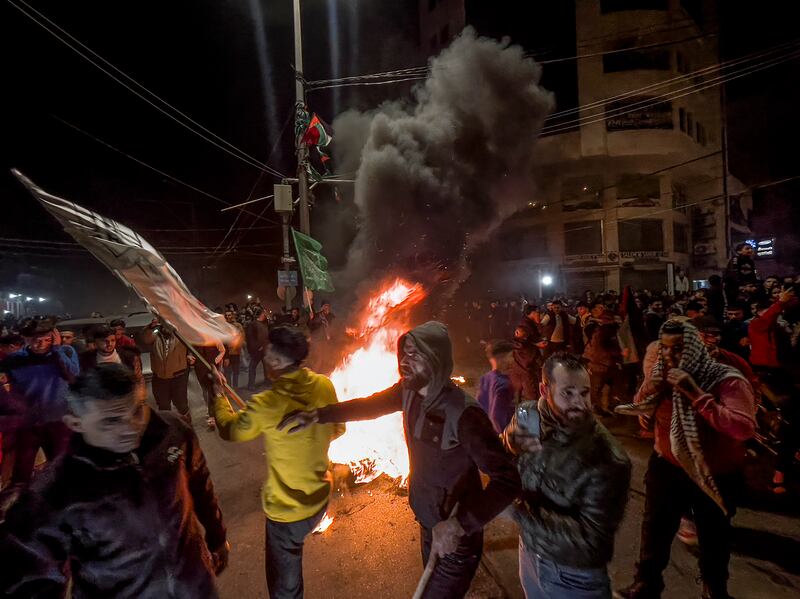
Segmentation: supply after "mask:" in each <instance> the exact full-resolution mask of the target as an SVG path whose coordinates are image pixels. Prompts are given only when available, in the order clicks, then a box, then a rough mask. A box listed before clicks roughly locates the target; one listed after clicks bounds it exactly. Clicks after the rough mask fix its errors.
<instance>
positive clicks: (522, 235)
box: [496, 225, 548, 260]
mask: <svg viewBox="0 0 800 599" xmlns="http://www.w3.org/2000/svg"><path fill="white" fill-rule="evenodd" d="M496 240H497V243H498V246H499V249H500V255H501V256H502V258H503V260H524V259H525V258H544V257H545V256H547V255H548V253H547V227H546V226H545V225H536V226H533V227H524V228H522V227H515V228H508V229H505V228H504V229H501V231H500V233H499V234H498V235H497V237H496Z"/></svg>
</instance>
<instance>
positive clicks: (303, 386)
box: [214, 326, 345, 599]
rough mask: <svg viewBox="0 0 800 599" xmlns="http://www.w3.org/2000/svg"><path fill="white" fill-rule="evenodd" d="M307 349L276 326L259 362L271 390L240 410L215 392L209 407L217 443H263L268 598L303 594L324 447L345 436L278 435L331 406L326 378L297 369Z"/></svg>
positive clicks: (325, 481) (323, 499)
mask: <svg viewBox="0 0 800 599" xmlns="http://www.w3.org/2000/svg"><path fill="white" fill-rule="evenodd" d="M308 350H309V344H308V340H307V339H306V337H305V335H303V333H302V332H301V331H300V330H299V329H297V328H295V327H288V326H279V327H275V328H274V329H272V330H271V331H270V332H269V345H268V346H267V350H266V355H265V356H264V364H265V366H266V368H267V375H268V376H269V378H270V379H271V380H272V388H271V389H270V390H268V391H265V392H264V393H259V394H256V395H254V396H253V397H252V398H251V400H250V401H249V402H248V404H247V407H246V408H245V409H243V410H241V411H239V412H234V411H233V409H232V408H231V406H230V404H229V403H228V401H227V400H226V399H225V397H223V396H222V395H219V394H218V395H217V398H216V400H215V405H214V413H215V416H216V419H217V427H218V429H219V434H220V437H222V438H223V439H225V440H227V441H250V440H252V439H255V438H256V437H259V436H262V435H263V437H264V447H265V450H266V451H265V455H266V457H267V465H268V468H267V479H266V481H265V482H264V488H263V493H262V505H263V508H264V513H265V514H266V528H265V542H264V552H265V562H266V569H267V587H268V589H269V596H270V597H272V598H273V599H294V598H300V597H302V596H303V543H304V541H305V538H306V536H307V535H308V534H309V533H310V532H311V531H312V530H314V528H316V526H317V525H318V524H319V522H320V520H322V517H323V516H324V515H325V510H326V508H327V505H328V499H329V497H330V493H331V478H330V476H329V473H328V464H329V462H328V446H329V445H330V442H331V441H332V440H333V439H335V438H336V437H339V436H340V435H342V434H343V433H344V430H345V427H344V425H343V424H327V425H324V426H315V427H312V428H309V429H306V430H305V431H303V433H302V434H299V435H289V434H288V433H286V432H285V431H281V430H279V429H278V424H279V423H280V422H281V421H282V420H283V419H284V418H285V417H286V416H287V415H288V414H291V413H293V412H297V411H298V410H316V409H322V408H324V407H326V406H330V405H333V404H335V403H336V402H337V399H336V391H335V390H334V388H333V383H331V381H330V379H328V378H327V377H325V376H322V375H320V374H317V373H315V372H312V371H311V370H309V369H307V368H303V367H302V363H303V361H304V360H305V359H306V357H307V356H308Z"/></svg>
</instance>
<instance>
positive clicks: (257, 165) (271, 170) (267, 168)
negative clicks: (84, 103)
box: [8, 0, 284, 178]
mask: <svg viewBox="0 0 800 599" xmlns="http://www.w3.org/2000/svg"><path fill="white" fill-rule="evenodd" d="M17 1H18V2H21V3H22V4H24V5H25V6H26V7H28V8H29V9H30V10H31V11H33V12H35V13H36V14H38V15H39V16H41V17H42V18H43V19H45V20H46V21H47V22H48V23H50V24H51V25H52V26H53V27H55V28H57V29H58V30H59V31H61V32H62V33H64V35H66V36H68V37H69V38H70V39H72V40H73V41H75V43H77V44H79V45H80V46H81V47H82V48H84V49H85V50H86V51H87V52H89V53H91V54H92V55H93V56H95V57H96V58H97V59H98V60H101V61H102V62H103V63H104V64H106V65H107V66H108V67H110V68H111V69H113V70H114V71H116V72H117V73H119V74H120V76H121V77H124V78H125V79H126V80H128V81H130V82H131V83H133V84H134V85H136V86H137V87H138V88H139V89H141V90H143V91H144V92H146V93H147V94H149V95H150V96H151V97H153V98H155V99H157V100H158V101H159V102H161V103H163V104H164V105H165V106H168V107H169V108H170V109H171V110H173V111H175V112H176V113H177V114H179V115H181V116H182V117H183V118H185V119H187V120H188V121H189V122H191V123H192V124H194V125H195V126H197V127H199V128H200V129H202V130H203V131H206V132H207V133H208V134H209V135H211V136H213V137H214V138H216V139H218V140H220V141H221V142H222V143H223V144H225V145H227V146H229V148H233V149H234V150H236V152H238V153H239V154H237V153H234V152H233V151H232V150H230V149H229V148H226V147H225V146H223V145H221V144H219V143H217V142H216V141H214V140H213V139H211V138H210V137H208V136H206V135H204V134H203V133H201V132H199V131H197V130H196V129H194V128H192V127H190V126H189V125H187V124H186V123H185V122H184V121H182V120H180V119H179V118H178V117H176V116H175V115H173V114H171V113H170V112H168V111H167V110H165V109H164V108H162V107H161V106H159V105H158V104H156V103H155V102H153V101H152V100H150V99H148V98H147V97H145V96H144V95H142V94H141V93H140V92H138V91H136V90H135V89H133V88H132V87H131V86H129V85H128V84H126V83H125V82H124V81H123V80H122V79H120V78H119V77H117V76H116V75H114V74H113V73H111V72H110V71H109V70H107V69H105V68H104V67H103V66H101V65H99V64H98V63H97V62H95V61H94V60H92V59H91V58H90V57H89V56H88V55H87V54H86V53H84V52H82V51H81V50H80V49H78V48H76V47H75V46H74V45H72V44H71V43H70V42H69V41H67V40H66V39H64V38H63V37H61V36H60V35H59V34H58V33H56V32H55V31H54V30H53V29H51V28H50V27H48V26H47V25H45V24H44V23H42V22H41V21H40V20H38V19H37V18H36V17H35V16H33V15H32V14H30V13H29V12H27V11H26V10H25V9H23V8H22V7H20V6H19V5H17V4H15V3H14V1H12V0H8V2H9V4H11V6H13V7H14V8H16V9H17V10H18V11H19V12H21V13H22V14H23V15H25V16H26V17H28V18H29V19H30V20H31V21H33V22H34V23H36V24H37V25H39V27H41V28H42V29H44V30H45V31H47V32H48V33H49V34H50V35H52V36H53V37H55V38H56V39H57V40H58V41H60V42H61V43H62V44H64V45H65V46H67V47H68V48H69V49H71V50H72V51H73V52H75V53H76V54H78V55H79V56H80V57H82V58H83V59H84V60H86V61H87V62H89V63H90V64H92V65H94V66H95V67H96V68H97V69H99V70H100V71H102V72H103V73H105V74H106V75H108V76H109V77H111V78H112V79H113V80H114V81H116V82H117V83H119V84H120V85H122V86H123V87H125V88H126V89H128V90H129V91H130V92H131V93H133V94H135V95H136V96H138V97H139V98H141V99H142V100H144V101H145V102H147V103H148V104H150V105H151V106H152V107H153V108H155V109H156V110H158V111H159V112H161V113H163V114H165V115H166V116H168V117H169V118H170V119H172V120H173V121H175V122H176V123H178V124H179V125H181V126H182V127H184V128H186V129H188V130H189V131H191V132H192V133H194V134H195V135H197V136H198V137H201V138H203V139H205V140H206V141H207V142H209V143H211V144H213V145H215V146H217V147H218V148H219V149H221V150H223V151H224V152H226V153H228V154H230V155H231V156H233V157H235V158H237V159H238V160H241V161H242V162H245V163H246V164H249V165H250V166H253V167H255V168H258V169H261V170H263V171H267V172H268V173H270V174H272V175H274V176H275V177H278V178H283V177H284V175H283V174H281V173H280V171H277V170H275V169H274V168H272V167H271V166H269V165H267V164H262V163H260V162H258V161H257V160H256V159H255V158H253V157H252V156H250V155H249V154H247V153H246V152H244V151H243V150H241V149H239V148H238V147H236V146H234V145H233V144H232V143H230V142H229V141H227V140H225V139H223V138H222V137H220V136H219V135H217V134H215V133H214V132H212V131H210V130H209V129H208V128H206V127H204V126H203V125H201V124H200V123H198V122H197V121H195V120H193V119H192V118H190V117H189V116H187V115H186V114H184V113H183V112H181V111H180V110H178V109H177V108H175V107H174V106H172V105H171V104H170V103H169V102H167V101H166V100H164V99H163V98H161V97H160V96H158V95H157V94H156V93H155V92H152V91H150V90H149V89H148V88H146V87H145V86H144V85H142V84H141V83H139V82H138V81H136V80H135V79H133V78H132V77H130V76H129V75H127V74H126V73H124V72H123V71H122V70H120V69H119V68H117V67H116V66H115V65H113V64H112V63H111V62H109V61H108V60H106V59H105V58H103V57H102V56H100V55H99V54H98V53H97V52H95V51H94V50H92V49H91V48H89V47H88V46H86V45H85V44H83V43H82V42H81V41H80V40H78V39H77V38H76V37H75V36H73V35H71V34H70V33H69V32H67V31H66V30H65V29H63V28H62V27H60V26H59V25H58V24H57V23H55V22H54V21H52V20H51V19H49V18H48V17H47V16H46V15H44V14H43V13H41V12H39V11H38V10H36V9H35V8H33V7H32V6H31V5H30V4H28V3H27V2H25V0H17Z"/></svg>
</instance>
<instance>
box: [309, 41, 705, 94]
mask: <svg viewBox="0 0 800 599" xmlns="http://www.w3.org/2000/svg"><path fill="white" fill-rule="evenodd" d="M716 35H717V34H716V33H712V32H709V33H703V34H700V35H694V36H690V37H686V38H683V39H679V40H671V41H664V42H654V43H651V44H643V45H639V46H632V47H630V48H616V49H613V50H605V51H602V52H592V53H589V54H577V55H575V56H564V57H559V58H554V59H550V60H541V61H537V62H538V63H539V64H542V65H544V64H555V63H559V62H567V61H570V60H583V59H585V58H595V57H598V56H606V55H610V54H620V53H623V52H632V51H636V50H645V49H652V48H658V47H663V46H673V45H675V44H682V43H684V42H690V41H695V40H698V39H703V38H707V37H715V36H716ZM523 56H525V57H526V58H534V59H535V58H536V55H534V54H532V53H526V54H524V55H523ZM430 70H431V67H430V65H426V66H419V67H410V68H407V69H396V70H394V71H383V72H378V73H370V74H367V75H354V76H350V77H339V78H336V79H318V80H315V81H307V82H306V85H307V88H308V90H309V91H313V90H317V89H331V88H333V87H346V85H341V86H336V85H332V84H336V83H342V84H348V85H354V84H355V83H354V82H356V81H363V80H368V79H385V78H387V77H406V76H408V75H417V74H419V75H427V74H430ZM411 80H413V78H407V79H397V80H395V81H385V82H381V84H383V83H392V82H396V83H399V82H402V81H411ZM364 85H367V83H364ZM372 85H377V83H372Z"/></svg>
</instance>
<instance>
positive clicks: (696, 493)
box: [617, 319, 755, 599]
mask: <svg viewBox="0 0 800 599" xmlns="http://www.w3.org/2000/svg"><path fill="white" fill-rule="evenodd" d="M635 404H636V411H637V412H638V413H643V414H648V413H649V414H652V416H653V418H654V420H655V440H656V441H655V452H654V453H653V455H652V456H651V458H650V462H649V464H648V468H647V473H646V474H645V490H646V499H645V511H644V519H643V522H642V535H641V548H640V554H639V562H638V564H637V567H636V578H635V582H634V584H633V585H632V586H631V587H629V588H627V589H625V590H623V591H619V592H618V594H617V596H620V597H625V598H635V599H650V598H657V597H660V596H661V592H662V590H663V589H664V581H663V577H662V572H663V571H664V568H665V567H666V566H667V563H668V561H669V554H670V547H671V545H672V540H673V537H674V536H675V533H676V532H677V530H678V526H679V523H680V519H681V515H682V514H683V513H684V512H685V511H686V510H687V509H691V510H692V511H693V513H694V516H695V520H696V523H697V533H698V540H699V545H700V573H701V576H702V578H703V597H704V599H705V598H708V599H726V598H728V597H729V595H728V592H727V579H728V562H729V560H730V545H731V518H732V517H733V514H734V512H735V507H736V506H735V502H734V498H735V491H736V488H737V486H738V485H737V483H738V480H739V476H740V474H741V465H742V461H743V459H744V441H746V440H747V439H749V438H750V437H751V436H752V435H753V433H754V430H755V399H754V395H753V389H752V387H751V386H750V383H749V382H748V381H747V380H746V379H745V377H744V376H743V375H742V374H741V373H740V372H739V371H738V370H736V369H734V368H732V367H730V366H725V365H723V364H720V363H718V362H716V361H714V360H713V359H712V358H711V357H710V356H709V355H708V351H707V350H706V348H705V346H704V345H703V342H702V339H701V338H700V335H699V333H698V331H697V329H696V328H695V327H694V326H693V325H692V324H691V323H689V322H684V321H682V320H677V319H671V320H668V321H667V322H666V323H664V325H663V326H662V327H661V331H660V335H659V354H658V359H657V361H656V363H655V365H654V366H653V370H652V372H651V373H650V376H649V377H648V378H647V379H646V381H645V383H644V384H643V385H642V387H641V388H640V389H639V391H638V392H637V394H636V399H635ZM618 411H623V412H626V413H627V411H630V412H631V413H633V411H634V410H633V406H620V408H618Z"/></svg>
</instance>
